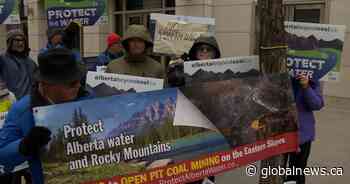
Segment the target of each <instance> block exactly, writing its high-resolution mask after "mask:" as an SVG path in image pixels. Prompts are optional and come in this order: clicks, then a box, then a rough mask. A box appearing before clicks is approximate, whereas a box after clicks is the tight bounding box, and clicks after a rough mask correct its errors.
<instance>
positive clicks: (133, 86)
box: [86, 71, 164, 97]
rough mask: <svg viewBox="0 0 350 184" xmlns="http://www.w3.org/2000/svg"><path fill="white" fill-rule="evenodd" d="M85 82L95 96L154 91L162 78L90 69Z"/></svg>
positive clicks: (160, 83) (161, 85)
mask: <svg viewBox="0 0 350 184" xmlns="http://www.w3.org/2000/svg"><path fill="white" fill-rule="evenodd" d="M86 83H87V88H88V89H89V90H91V91H93V92H94V94H95V96H97V97H101V96H112V95H119V94H123V93H136V92H146V91H154V90H160V89H163V86H164V80H163V79H157V78H148V77H137V76H131V75H121V74H113V73H101V72H91V71H89V72H88V74H87V77H86Z"/></svg>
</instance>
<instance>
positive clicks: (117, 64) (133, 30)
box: [107, 25, 165, 79]
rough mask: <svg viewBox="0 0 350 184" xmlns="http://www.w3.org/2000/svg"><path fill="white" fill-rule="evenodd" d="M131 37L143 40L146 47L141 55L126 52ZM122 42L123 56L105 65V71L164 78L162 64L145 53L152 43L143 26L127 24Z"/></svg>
mask: <svg viewBox="0 0 350 184" xmlns="http://www.w3.org/2000/svg"><path fill="white" fill-rule="evenodd" d="M132 38H139V39H141V40H143V41H144V42H145V44H146V48H145V53H144V54H143V55H140V56H131V55H129V54H128V48H127V47H128V41H129V40H130V39H132ZM122 44H123V46H124V48H125V50H126V54H125V56H124V57H121V58H118V59H116V60H113V61H111V62H110V63H109V64H108V65H107V73H116V74H125V75H134V76H140V77H152V78H161V79H163V78H164V76H165V72H164V67H163V66H162V64H161V63H159V62H157V61H156V60H154V59H152V58H151V57H149V56H148V55H147V54H148V53H149V51H150V50H151V49H152V46H153V43H152V39H151V36H150V34H149V32H148V31H147V29H146V28H145V27H144V26H142V25H131V26H129V28H128V30H127V31H126V33H125V35H124V37H123V39H122Z"/></svg>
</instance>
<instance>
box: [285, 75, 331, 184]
mask: <svg viewBox="0 0 350 184" xmlns="http://www.w3.org/2000/svg"><path fill="white" fill-rule="evenodd" d="M292 85H293V92H294V97H295V101H296V105H297V110H298V123H299V151H298V152H296V153H290V154H289V155H288V157H289V161H288V167H290V168H292V167H295V168H301V169H302V170H304V169H305V168H306V166H307V161H308V158H309V155H310V151H311V143H312V141H313V140H314V139H315V117H314V114H313V111H318V110H321V109H322V107H323V106H324V101H323V97H322V95H321V90H320V83H319V81H314V80H309V79H308V78H306V77H305V76H302V75H299V76H297V77H296V78H292ZM285 183H290V184H292V183H296V184H304V183H305V176H304V175H293V176H287V179H286V182H285Z"/></svg>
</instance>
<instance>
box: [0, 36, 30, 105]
mask: <svg viewBox="0 0 350 184" xmlns="http://www.w3.org/2000/svg"><path fill="white" fill-rule="evenodd" d="M29 51H30V49H29V48H28V42H27V38H26V37H25V35H24V34H23V32H22V31H20V30H13V31H10V32H9V33H8V35H7V50H6V52H5V53H4V54H2V55H1V56H0V79H1V80H2V81H3V82H4V83H5V85H6V86H7V88H8V90H9V91H11V92H12V93H13V94H14V95H15V97H16V99H20V98H22V97H23V96H25V95H27V94H28V93H29V92H30V90H31V86H32V82H33V79H32V74H33V72H34V70H35V69H36V64H35V62H34V61H33V60H32V59H31V58H30V57H29Z"/></svg>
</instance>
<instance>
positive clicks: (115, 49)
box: [97, 33, 123, 68]
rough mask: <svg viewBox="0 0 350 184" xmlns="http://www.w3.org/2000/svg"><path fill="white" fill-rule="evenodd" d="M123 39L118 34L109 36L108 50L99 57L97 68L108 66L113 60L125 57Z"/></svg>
mask: <svg viewBox="0 0 350 184" xmlns="http://www.w3.org/2000/svg"><path fill="white" fill-rule="evenodd" d="M120 40H121V37H120V36H119V35H118V34H116V33H109V35H108V36H107V40H106V41H107V49H106V50H105V51H103V52H102V53H101V54H100V55H99V56H98V63H97V68H99V67H100V66H106V65H108V64H109V62H111V61H112V60H115V59H118V58H120V57H122V56H123V47H122V45H121V43H120Z"/></svg>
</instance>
